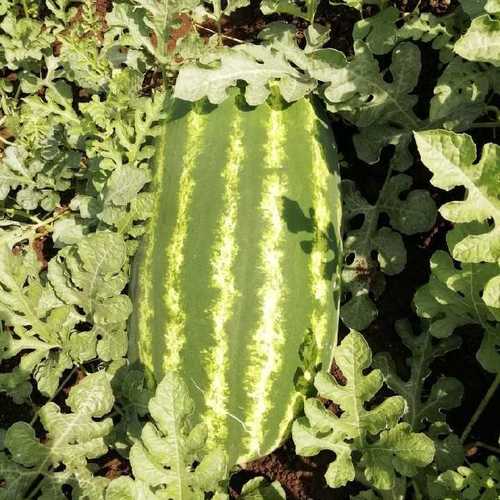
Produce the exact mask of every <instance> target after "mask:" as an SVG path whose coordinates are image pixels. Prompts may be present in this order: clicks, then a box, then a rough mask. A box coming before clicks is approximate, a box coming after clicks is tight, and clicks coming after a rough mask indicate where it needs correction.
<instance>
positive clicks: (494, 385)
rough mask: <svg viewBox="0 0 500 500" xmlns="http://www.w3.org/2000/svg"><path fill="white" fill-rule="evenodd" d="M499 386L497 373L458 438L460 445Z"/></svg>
mask: <svg viewBox="0 0 500 500" xmlns="http://www.w3.org/2000/svg"><path fill="white" fill-rule="evenodd" d="M499 385H500V373H497V376H496V377H495V379H494V380H493V382H492V384H491V385H490V388H489V389H488V390H487V391H486V394H485V395H484V397H483V399H482V400H481V402H480V403H479V406H478V407H477V409H476V411H475V412H474V414H473V415H472V417H471V419H470V420H469V423H468V424H467V427H466V428H465V430H464V432H463V433H462V436H461V437H460V441H461V442H462V443H464V441H465V440H466V439H467V437H468V436H469V434H470V432H471V430H472V428H473V427H474V424H475V423H476V422H477V421H478V419H479V417H480V416H481V413H483V411H484V409H485V408H486V406H488V403H489V402H490V400H491V398H492V397H493V395H494V394H495V391H496V390H497V389H498V386H499Z"/></svg>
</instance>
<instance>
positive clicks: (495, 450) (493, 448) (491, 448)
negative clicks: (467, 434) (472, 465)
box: [472, 441, 500, 455]
mask: <svg viewBox="0 0 500 500" xmlns="http://www.w3.org/2000/svg"><path fill="white" fill-rule="evenodd" d="M472 446H476V447H478V448H484V449H485V450H488V451H491V452H492V453H496V454H497V455H500V448H497V447H496V446H491V445H489V444H487V443H483V442H482V441H476V442H475V443H472Z"/></svg>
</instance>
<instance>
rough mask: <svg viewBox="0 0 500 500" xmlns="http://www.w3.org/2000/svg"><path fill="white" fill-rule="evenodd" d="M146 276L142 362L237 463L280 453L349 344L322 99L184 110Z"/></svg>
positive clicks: (160, 146)
mask: <svg viewBox="0 0 500 500" xmlns="http://www.w3.org/2000/svg"><path fill="white" fill-rule="evenodd" d="M168 116H169V118H168V119H167V120H166V122H165V124H164V130H163V132H162V133H161V134H160V136H159V139H158V142H157V154H156V157H155V161H154V179H153V185H152V189H153V191H154V197H155V202H154V210H153V216H152V218H151V220H150V222H149V226H148V230H147V233H146V236H145V238H144V240H143V242H142V245H141V248H140V250H139V252H138V255H137V256H136V258H135V262H134V266H133V278H132V283H131V296H132V299H133V302H134V313H133V315H132V317H131V320H130V328H129V331H130V348H129V359H130V361H131V362H136V361H138V362H140V363H141V364H142V365H143V366H144V367H145V369H146V371H147V372H148V373H149V374H150V377H151V379H153V380H154V381H155V382H159V381H160V380H161V378H162V376H163V374H164V373H165V372H166V371H167V370H174V371H178V372H179V373H181V374H182V375H183V377H184V379H185V380H186V382H187V383H188V385H189V386H190V389H191V393H192V394H193V396H194V400H195V407H196V413H195V418H196V419H197V420H199V421H203V422H205V423H206V425H207V426H208V429H209V445H211V446H215V445H221V444H222V445H224V446H225V448H226V449H227V451H228V453H229V457H230V461H231V463H240V464H241V463H245V462H248V461H249V460H252V459H254V458H257V457H260V456H263V455H265V454H267V453H269V452H270V451H271V450H273V449H275V448H276V447H277V446H278V445H279V444H280V443H281V442H282V441H283V439H284V437H286V435H287V434H288V432H289V429H290V426H291V422H292V421H293V418H294V416H295V415H296V413H297V412H298V411H299V410H300V407H301V405H302V403H303V399H304V390H305V388H306V387H307V382H308V381H312V379H313V377H314V372H315V371H316V370H317V369H319V368H320V367H321V366H323V367H328V366H329V365H330V364H331V356H332V350H333V347H334V346H335V345H336V342H337V325H338V316H339V314H338V312H339V297H340V278H339V277H340V263H341V236H340V224H341V199H340V190H339V175H338V171H337V154H336V149H335V142H334V138H333V134H332V132H331V130H330V129H329V127H328V126H327V125H326V123H325V121H324V120H323V119H322V118H321V116H320V115H319V114H318V112H317V110H316V109H315V105H314V104H313V103H311V101H310V100H308V99H302V100H300V101H297V102H295V103H293V104H290V105H287V104H284V103H283V102H282V101H281V100H280V99H279V98H277V97H275V96H274V97H273V98H271V99H269V100H268V102H267V103H266V104H264V105H261V106H258V107H256V108H253V107H249V106H248V105H246V104H245V103H244V102H243V101H242V100H241V97H240V96H239V95H237V94H235V93H233V94H232V95H231V96H230V98H228V99H227V100H226V101H225V102H224V103H222V104H221V105H219V106H213V105H210V104H208V103H206V102H198V103H195V104H193V103H188V102H184V101H180V100H173V101H172V102H171V103H170V109H169V114H168Z"/></svg>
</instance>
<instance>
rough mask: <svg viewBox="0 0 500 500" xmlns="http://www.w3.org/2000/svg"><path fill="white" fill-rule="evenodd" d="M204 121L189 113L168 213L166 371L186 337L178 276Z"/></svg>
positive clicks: (177, 357)
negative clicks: (174, 205) (172, 204)
mask: <svg viewBox="0 0 500 500" xmlns="http://www.w3.org/2000/svg"><path fill="white" fill-rule="evenodd" d="M205 125H206V118H205V116H204V115H202V114H201V113H197V112H192V113H189V115H188V122H187V131H188V136H187V139H186V149H185V152H184V157H183V158H182V164H183V170H182V174H181V178H180V183H179V191H178V194H177V197H178V205H177V213H176V214H175V215H174V214H171V215H170V217H172V218H173V217H175V221H176V224H175V229H174V232H173V234H172V237H171V241H170V243H169V245H168V247H167V248H166V251H165V257H166V261H167V271H166V275H165V276H166V279H165V282H164V291H163V294H162V297H163V303H164V306H165V310H166V318H167V321H166V324H165V335H166V355H165V358H164V363H163V369H164V370H165V371H167V370H177V369H178V367H179V365H180V363H181V350H182V347H183V346H184V343H185V341H186V332H185V330H184V324H185V318H186V311H185V309H184V304H183V296H182V289H181V279H180V276H181V273H182V270H183V264H184V243H185V240H186V235H187V231H188V224H189V219H190V217H191V214H190V213H189V208H190V204H191V196H192V193H193V189H194V186H195V180H194V171H195V169H196V168H197V167H198V168H199V167H200V165H199V164H198V163H197V160H198V156H199V154H200V152H201V151H202V148H203V132H204V130H205Z"/></svg>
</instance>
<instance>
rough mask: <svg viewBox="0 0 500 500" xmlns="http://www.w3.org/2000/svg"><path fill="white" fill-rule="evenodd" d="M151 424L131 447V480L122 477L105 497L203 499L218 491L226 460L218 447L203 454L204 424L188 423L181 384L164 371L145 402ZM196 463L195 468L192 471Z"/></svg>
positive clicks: (190, 409) (188, 401)
mask: <svg viewBox="0 0 500 500" xmlns="http://www.w3.org/2000/svg"><path fill="white" fill-rule="evenodd" d="M148 407H149V412H150V414H151V419H152V421H151V422H147V423H146V424H145V425H144V427H143V429H142V434H141V438H140V440H137V441H136V442H135V443H134V445H133V446H132V448H131V449H130V464H131V466H132V471H133V473H134V477H135V480H132V479H131V478H125V477H123V478H121V479H120V480H118V481H114V482H113V483H112V484H111V485H110V486H109V487H108V490H107V492H106V499H107V500H112V499H121V498H131V499H132V498H137V497H138V496H140V495H142V496H144V497H145V498H175V499H177V498H179V499H180V498H192V499H193V500H195V499H200V500H201V499H203V498H205V493H204V492H205V491H215V490H217V489H219V484H218V483H219V482H220V481H221V480H223V479H224V478H225V477H226V474H227V470H226V468H227V463H226V462H227V460H226V456H225V453H224V451H223V450H221V449H214V450H212V451H210V452H207V453H205V454H204V456H202V454H203V447H204V444H205V440H206V438H207V429H206V427H205V426H204V424H198V425H197V426H195V427H191V425H190V422H189V420H190V417H191V415H192V413H193V409H194V406H193V402H192V400H191V399H190V397H189V393H188V388H187V386H186V384H185V382H184V381H183V380H182V379H181V378H180V377H179V376H178V375H176V374H174V373H168V374H167V375H166V376H165V378H164V379H163V380H162V381H161V382H160V384H158V387H157V389H156V394H155V396H154V397H153V398H152V399H151V400H150V401H149V405H148ZM195 461H197V462H198V465H197V467H196V469H194V470H192V465H193V463H194V462H195Z"/></svg>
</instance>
